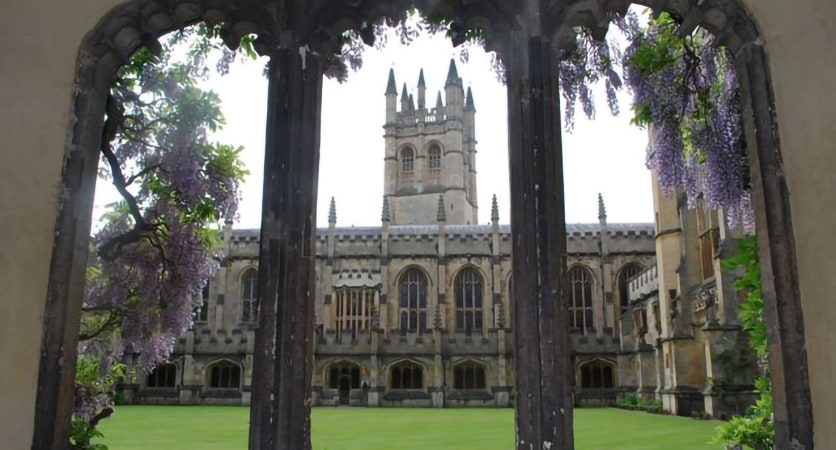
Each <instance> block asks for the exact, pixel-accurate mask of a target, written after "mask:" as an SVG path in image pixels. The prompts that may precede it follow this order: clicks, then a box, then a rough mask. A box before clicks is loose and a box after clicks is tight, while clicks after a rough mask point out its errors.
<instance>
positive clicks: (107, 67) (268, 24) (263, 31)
mask: <svg viewBox="0 0 836 450" xmlns="http://www.w3.org/2000/svg"><path fill="white" fill-rule="evenodd" d="M415 3H416V6H417V7H418V8H420V9H422V10H424V11H427V12H428V14H429V15H430V16H431V17H433V16H434V15H441V14H444V15H452V14H451V13H459V14H460V15H464V25H465V26H466V27H474V26H476V27H480V28H483V29H486V30H487V31H488V37H487V40H486V48H488V49H496V50H498V51H499V53H500V56H502V55H503V54H506V55H507V52H508V51H509V50H510V49H509V48H507V47H508V45H510V35H511V34H512V33H515V32H516V31H517V30H519V28H520V26H521V24H518V23H514V21H515V20H521V21H522V20H524V18H521V13H522V12H523V11H522V9H523V4H524V2H502V1H497V0H477V1H474V2H472V3H469V4H468V6H465V7H461V6H459V2H454V1H452V0H442V1H430V0H419V1H416V2H415ZM636 3H639V4H644V5H648V6H654V7H656V8H658V9H662V10H667V11H670V12H673V13H675V14H677V15H678V16H679V17H682V18H683V26H684V28H685V29H686V30H688V29H692V28H693V27H696V26H702V27H703V28H705V29H707V30H708V31H710V32H712V33H713V34H714V35H715V36H717V37H718V40H719V41H720V42H721V43H722V44H724V45H726V46H727V47H728V48H729V49H730V50H731V51H732V52H733V54H734V55H735V65H736V67H737V68H738V73H739V74H740V78H741V84H742V86H743V88H744V98H745V100H744V104H745V105H746V107H745V111H746V112H745V114H747V123H746V125H745V127H746V134H747V141H748V142H750V144H751V145H750V147H749V153H750V159H751V160H752V171H753V174H754V175H755V177H754V178H755V180H754V182H755V183H757V186H756V191H757V192H758V195H756V200H755V202H756V209H757V225H758V229H759V234H760V235H761V239H762V244H761V260H762V261H769V262H770V263H769V264H767V265H765V266H766V267H764V270H763V273H762V279H763V280H764V292H765V297H766V298H765V300H766V304H767V314H766V315H767V323H768V325H769V328H770V335H771V340H772V341H773V342H772V343H775V344H776V345H774V346H773V350H774V352H773V354H772V355H771V358H772V359H773V360H776V359H777V360H779V361H778V362H777V363H774V364H778V365H780V369H781V371H780V372H778V371H773V379H774V381H775V385H776V387H775V389H776V392H777V394H776V397H778V400H782V399H783V400H784V401H786V402H787V403H786V404H781V403H780V401H778V402H776V423H777V424H778V426H776V429H778V433H777V434H778V435H779V436H777V440H776V442H777V443H781V442H786V438H787V436H788V435H791V436H792V437H793V438H795V437H799V438H800V439H802V441H804V442H803V443H804V444H805V445H808V446H811V445H812V413H811V411H810V408H811V406H810V403H811V402H810V392H809V387H808V383H809V382H808V376H807V372H806V366H807V365H806V353H805V351H804V326H803V320H802V316H801V306H800V293H799V282H798V273H797V268H796V265H795V261H796V255H795V251H796V250H795V242H794V241H793V239H794V238H793V236H794V234H793V226H792V219H791V215H790V202H789V195H788V190H787V185H786V181H785V179H784V176H783V174H782V171H783V167H782V161H781V149H780V146H779V139H778V136H779V133H778V129H777V123H776V120H775V101H774V94H773V91H772V81H771V78H770V74H769V67H768V63H767V56H766V53H765V51H764V45H765V44H764V42H763V41H762V38H761V35H760V33H759V31H758V28H757V26H756V24H755V23H754V20H753V18H752V14H751V13H750V12H749V11H748V9H747V8H746V7H744V6H743V4H742V3H743V2H742V0H679V1H677V0H661V1H657V0H638V1H637V2H636ZM628 5H629V4H628V3H627V2H614V1H609V2H600V1H597V0H574V1H571V0H570V1H569V2H568V5H567V6H565V7H562V8H561V7H557V8H553V9H552V10H550V13H551V14H550V15H548V16H543V17H540V18H539V19H538V20H539V21H540V23H541V25H542V29H543V30H544V31H545V34H546V35H548V36H549V40H550V42H551V43H552V47H553V48H554V49H558V50H559V49H562V48H565V45H566V44H567V43H568V42H569V41H570V40H571V39H569V37H571V32H572V30H571V28H572V27H576V26H583V27H586V28H588V29H590V30H592V32H593V34H596V35H598V36H603V34H605V32H606V28H607V26H608V24H609V18H608V16H607V13H609V12H611V11H614V10H623V9H624V8H626V7H627V6H628ZM329 7H331V9H329ZM404 9H405V5H403V4H401V3H399V2H390V1H384V0H376V1H371V0H370V1H359V2H350V3H348V2H346V3H345V4H344V5H339V6H336V7H335V6H334V5H333V2H330V3H329V2H326V1H324V0H318V1H317V2H312V4H311V6H310V7H309V10H310V11H312V12H314V13H313V14H311V15H309V16H308V17H306V18H304V19H303V20H307V22H305V23H302V24H298V26H297V24H294V26H295V28H293V29H291V28H290V27H287V26H279V24H277V23H276V21H274V20H273V18H274V17H276V16H282V17H283V19H282V20H284V21H287V20H288V19H287V18H286V17H284V16H283V14H284V13H285V12H284V11H275V10H274V9H268V8H266V7H262V6H256V4H254V3H253V2H250V1H244V0H232V1H229V2H216V1H213V0H172V1H169V2H166V3H162V2H151V1H139V0H136V1H131V2H129V3H126V4H123V5H120V6H117V7H115V8H114V9H112V10H111V12H110V13H108V14H107V15H106V16H105V17H104V18H102V19H101V20H100V21H99V22H98V24H97V25H96V26H95V27H94V29H93V30H92V31H91V32H90V33H89V34H88V35H87V36H86V37H85V39H84V41H83V42H82V45H81V48H80V51H79V56H78V59H77V61H78V64H77V67H78V68H77V78H76V82H77V83H76V84H77V86H78V89H77V91H76V92H77V93H76V95H75V98H74V99H73V107H72V108H73V110H72V113H71V114H70V116H71V117H73V120H74V122H73V123H72V124H71V131H70V133H69V140H68V144H67V147H66V150H65V162H64V167H63V170H62V185H61V188H60V192H63V196H62V198H61V201H60V206H59V211H58V216H57V220H56V226H55V228H56V233H55V236H56V237H55V240H54V245H53V256H52V262H51V267H50V271H49V286H48V293H47V299H46V307H45V311H44V317H45V318H46V319H45V322H44V332H43V333H44V335H43V344H42V351H41V361H40V364H39V375H38V380H39V381H38V396H37V400H36V406H35V411H36V412H35V415H36V420H35V423H36V425H35V432H34V436H35V437H34V438H33V444H34V446H35V447H39V446H44V447H45V446H46V445H49V443H51V442H54V441H55V439H56V436H58V437H59V438H60V437H61V436H62V434H66V425H64V424H62V423H61V422H62V421H63V420H64V419H65V418H66V417H65V416H66V411H68V405H69V404H70V401H71V398H72V389H71V387H72V379H71V377H72V375H73V374H72V371H71V370H70V371H58V370H54V369H52V368H54V367H56V361H59V360H60V359H62V358H70V359H72V358H73V357H74V356H75V342H73V339H74V338H73V336H74V335H76V334H77V326H78V325H77V324H78V315H79V314H80V306H81V305H80V301H81V296H80V295H79V294H78V293H77V292H75V291H72V289H71V288H70V286H78V285H80V284H82V283H83V272H84V270H83V267H80V265H83V258H80V257H79V255H80V254H81V253H80V252H81V250H77V249H85V248H87V246H86V245H85V244H86V242H87V241H88V238H89V237H88V236H87V235H86V233H87V230H88V229H89V228H90V216H91V212H92V200H91V199H92V196H93V192H94V186H95V181H96V176H95V170H96V167H97V164H96V161H98V141H99V137H100V132H101V127H102V123H103V117H104V100H105V98H106V95H107V90H108V87H109V86H110V84H111V82H112V80H113V77H114V74H115V72H116V70H117V69H118V67H119V66H120V65H121V64H122V63H123V62H124V61H125V60H126V58H127V57H128V56H129V55H130V54H131V53H132V52H133V51H135V50H136V48H138V46H139V45H141V44H143V43H150V44H151V45H152V46H153V45H154V44H153V40H154V39H156V38H157V37H159V36H161V35H163V34H165V33H167V32H169V31H173V30H176V29H179V28H182V27H184V26H186V25H189V24H192V23H195V22H197V21H200V20H204V21H206V22H208V23H220V22H224V23H227V24H230V25H229V26H226V27H225V30H226V40H227V42H229V43H232V45H234V42H236V41H237V39H236V37H240V36H241V35H244V34H248V33H255V34H258V36H259V43H258V45H257V48H258V49H259V50H260V51H261V50H264V49H266V48H268V47H275V41H276V40H275V39H274V38H273V36H277V35H278V30H290V31H292V32H293V33H295V36H294V37H295V38H296V40H297V41H299V42H310V43H311V44H312V46H313V47H314V48H316V49H317V50H322V49H326V48H328V46H329V45H331V46H333V45H336V43H337V42H338V40H337V36H339V34H340V33H341V32H342V31H344V30H347V29H358V27H359V26H360V25H361V24H362V23H363V22H364V21H366V22H373V21H374V20H375V19H377V18H381V17H389V18H395V17H399V16H400V15H401V14H402V11H403V10H404ZM328 11H331V12H330V13H329V12H328ZM329 14H330V15H329ZM363 19H365V20H363ZM368 19H372V20H368ZM282 25H286V24H284V23H283V24H282ZM299 36H304V40H300V39H302V38H300V37H299ZM291 44H295V42H293V43H291ZM428 279H430V278H429V277H428ZM776 297H780V298H781V299H782V301H781V303H778V302H777V301H776ZM778 317H780V318H781V320H780V323H779V320H778ZM776 339H777V340H776ZM63 349H66V351H64V350H63ZM791 381H792V382H791ZM785 399H790V400H785ZM788 407H789V408H791V410H792V411H791V414H790V415H791V417H789V419H788V418H787V408H788ZM788 420H789V421H790V422H791V423H790V424H789V425H787V421H788ZM789 430H792V431H791V432H790V431H789ZM782 433H783V434H784V436H781V434H782Z"/></svg>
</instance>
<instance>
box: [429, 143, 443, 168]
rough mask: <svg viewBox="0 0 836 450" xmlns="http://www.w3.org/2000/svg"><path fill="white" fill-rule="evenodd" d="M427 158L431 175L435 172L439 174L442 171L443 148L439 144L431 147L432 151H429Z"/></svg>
mask: <svg viewBox="0 0 836 450" xmlns="http://www.w3.org/2000/svg"><path fill="white" fill-rule="evenodd" d="M427 157H428V159H429V166H430V174H433V173H434V172H435V173H436V174H437V173H438V172H439V171H441V148H440V147H439V146H438V144H433V145H431V146H430V149H429V150H428V151H427Z"/></svg>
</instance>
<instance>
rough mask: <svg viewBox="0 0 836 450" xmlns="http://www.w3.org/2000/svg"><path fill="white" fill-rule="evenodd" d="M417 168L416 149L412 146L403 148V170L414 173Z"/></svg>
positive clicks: (403, 171)
mask: <svg viewBox="0 0 836 450" xmlns="http://www.w3.org/2000/svg"><path fill="white" fill-rule="evenodd" d="M414 170H415V151H414V150H412V148H411V147H404V148H403V149H401V172H402V173H412V172H413V171H414Z"/></svg>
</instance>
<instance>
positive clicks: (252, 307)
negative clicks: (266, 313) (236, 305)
mask: <svg viewBox="0 0 836 450" xmlns="http://www.w3.org/2000/svg"><path fill="white" fill-rule="evenodd" d="M257 315H258V271H257V270H255V269H247V270H246V271H245V272H244V274H243V275H241V321H242V322H256V321H258V317H257Z"/></svg>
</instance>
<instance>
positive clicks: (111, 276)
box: [71, 26, 248, 448]
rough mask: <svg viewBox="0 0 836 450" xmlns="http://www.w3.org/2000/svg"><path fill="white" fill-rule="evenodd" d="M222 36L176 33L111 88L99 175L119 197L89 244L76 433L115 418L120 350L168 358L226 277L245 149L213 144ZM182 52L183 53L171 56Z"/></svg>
mask: <svg viewBox="0 0 836 450" xmlns="http://www.w3.org/2000/svg"><path fill="white" fill-rule="evenodd" d="M216 33H217V30H215V29H213V28H211V27H208V26H196V27H192V28H190V29H187V30H184V31H182V32H179V33H176V34H174V35H173V36H172V37H171V40H170V41H169V42H167V43H166V45H165V46H164V47H163V48H159V49H156V53H157V54H156V55H155V54H153V53H152V50H150V49H142V50H140V51H138V52H137V53H136V54H135V55H134V56H133V57H132V58H131V60H130V63H129V64H127V65H126V66H125V67H123V69H122V70H121V72H120V73H119V77H118V79H117V81H116V83H115V84H114V85H113V86H112V88H111V91H110V95H109V98H108V104H107V110H106V114H107V116H106V120H105V126H104V130H103V133H102V140H101V142H102V143H101V154H102V167H101V169H100V175H101V177H102V178H103V179H106V180H107V181H110V182H111V183H112V184H113V185H114V187H115V188H116V190H117V191H118V193H119V194H120V196H121V199H120V201H118V202H117V203H114V204H112V205H110V206H109V209H108V211H107V212H106V214H104V216H103V218H102V226H101V227H100V229H99V230H98V231H97V232H96V233H95V234H94V236H93V239H92V240H93V245H94V248H95V255H94V256H92V257H91V261H90V264H89V265H88V270H87V283H86V286H85V298H84V304H83V307H82V308H83V309H82V311H83V315H82V323H81V330H80V336H79V338H80V339H79V340H80V344H79V354H80V356H79V359H78V364H77V372H78V374H79V375H78V376H77V377H76V404H75V405H76V407H75V417H76V420H74V425H73V427H74V428H73V429H74V430H76V429H77V430H81V431H83V432H85V433H89V432H92V431H91V430H93V429H94V428H95V426H94V424H95V423H97V422H98V420H100V418H101V414H102V412H106V411H112V409H111V405H110V402H111V401H112V392H108V390H107V389H106V388H107V387H110V388H112V385H113V383H114V382H115V381H114V380H115V379H116V378H118V373H119V371H120V370H121V371H124V367H123V366H122V365H121V364H120V361H121V359H122V355H123V353H124V352H127V353H129V354H134V355H137V357H138V368H140V369H142V370H144V371H148V370H150V369H152V368H153V367H154V365H155V364H156V363H157V362H159V361H163V360H166V359H167V358H168V357H169V355H170V354H171V352H172V351H173V350H174V346H175V343H176V342H177V340H178V339H179V338H180V337H181V336H182V335H183V334H185V332H186V331H187V330H188V329H189V328H190V327H191V326H192V324H193V318H194V314H195V313H196V311H197V310H198V309H199V308H200V307H201V304H202V290H203V287H204V286H205V285H206V283H207V282H208V281H209V279H210V278H211V277H212V276H214V274H215V272H216V271H217V269H218V267H219V261H220V258H221V257H222V255H221V254H220V252H219V251H218V250H217V245H216V244H217V239H218V238H217V236H218V231H219V224H220V223H222V222H223V221H225V220H232V219H233V218H234V217H235V214H236V211H237V207H238V201H239V189H240V183H241V182H242V180H243V178H244V176H245V175H246V170H245V169H244V167H243V165H242V162H241V161H240V160H239V158H238V156H239V154H240V152H241V150H242V149H241V148H238V147H234V146H230V145H226V144H220V143H217V142H212V141H211V140H210V136H209V134H210V132H212V131H216V130H218V129H220V127H222V125H223V123H224V120H223V115H222V113H221V110H220V100H219V98H218V96H217V95H216V94H215V93H213V92H210V91H205V90H203V89H201V88H200V87H199V81H201V80H205V79H206V78H207V77H208V75H209V72H210V70H209V69H208V68H207V58H210V57H212V55H215V57H213V58H216V59H217V61H216V66H217V70H218V71H220V72H224V71H225V70H226V69H227V68H228V65H229V62H230V61H231V60H232V59H234V58H235V57H236V55H235V54H234V53H232V52H229V51H222V52H221V53H218V52H216V50H219V49H221V48H222V44H216V43H214V39H213V38H214V37H215V36H214V35H215V34H216ZM174 46H179V47H180V49H181V50H182V49H183V47H184V46H185V47H186V49H185V53H184V54H182V55H181V54H178V55H177V56H174V53H175V52H173V51H171V49H172V48H173V47H174ZM244 48H248V47H247V46H246V45H245V46H244ZM91 366H95V368H96V370H98V373H99V377H95V376H92V375H91V371H90V367H91ZM105 380H110V381H109V382H105ZM91 424H93V425H92V426H91ZM82 434H84V433H82ZM79 439H80V441H79ZM84 439H85V438H83V436H82V438H78V437H77V436H76V440H75V441H74V442H75V443H73V442H71V444H72V445H75V446H76V447H78V445H79V444H78V442H81V441H84ZM79 448H80V447H79Z"/></svg>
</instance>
